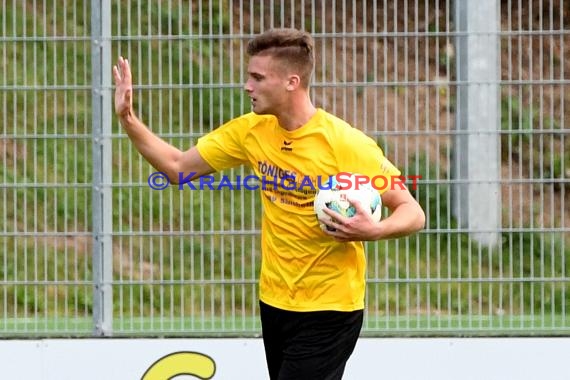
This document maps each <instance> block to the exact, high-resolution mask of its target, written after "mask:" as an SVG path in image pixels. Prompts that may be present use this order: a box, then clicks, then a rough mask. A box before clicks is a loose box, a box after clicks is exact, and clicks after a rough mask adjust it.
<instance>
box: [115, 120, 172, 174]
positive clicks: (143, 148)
mask: <svg viewBox="0 0 570 380" xmlns="http://www.w3.org/2000/svg"><path fill="white" fill-rule="evenodd" d="M119 120H120V122H121V125H122V126H123V129H124V130H125V132H126V133H127V135H128V136H129V139H130V140H131V141H132V142H133V144H134V146H135V147H136V149H137V150H138V151H139V153H140V154H141V155H142V156H143V157H144V158H145V159H146V160H147V161H148V162H149V163H150V164H151V165H152V166H153V167H154V168H155V169H156V170H160V171H162V172H164V173H166V175H168V177H169V178H171V179H175V178H177V177H178V172H179V171H180V170H179V161H180V157H181V155H182V152H181V151H180V150H179V149H176V148H175V147H173V146H172V145H170V144H168V143H167V142H166V141H164V140H162V139H161V138H160V137H158V136H157V135H155V134H154V133H152V131H151V130H150V129H149V128H148V127H147V126H146V125H145V124H144V123H143V122H142V121H141V120H140V119H139V118H138V117H137V116H136V115H135V114H134V112H128V113H126V114H124V115H121V116H120V117H119Z"/></svg>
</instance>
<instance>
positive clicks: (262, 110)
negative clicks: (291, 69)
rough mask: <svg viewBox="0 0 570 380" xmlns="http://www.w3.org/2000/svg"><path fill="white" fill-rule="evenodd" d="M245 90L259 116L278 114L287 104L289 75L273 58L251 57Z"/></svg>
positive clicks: (263, 56)
mask: <svg viewBox="0 0 570 380" xmlns="http://www.w3.org/2000/svg"><path fill="white" fill-rule="evenodd" d="M247 74H248V76H247V82H246V83H245V86H244V89H245V92H247V95H248V96H249V97H250V98H251V107H252V110H253V112H255V113H257V114H260V115H261V114H272V115H276V114H278V113H279V112H280V111H281V110H282V109H283V107H284V105H285V104H286V99H287V94H288V91H287V85H288V79H287V73H286V72H285V71H284V70H280V69H279V65H278V64H276V63H275V61H274V60H273V58H272V57H271V56H265V55H261V56H259V55H256V56H253V57H251V59H250V60H249V64H248V68H247Z"/></svg>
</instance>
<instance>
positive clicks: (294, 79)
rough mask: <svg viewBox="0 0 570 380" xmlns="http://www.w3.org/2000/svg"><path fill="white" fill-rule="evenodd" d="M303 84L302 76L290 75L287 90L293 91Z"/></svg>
mask: <svg viewBox="0 0 570 380" xmlns="http://www.w3.org/2000/svg"><path fill="white" fill-rule="evenodd" d="M300 84H301V78H299V76H298V75H289V78H288V79H287V91H293V90H295V89H297V87H299V85H300Z"/></svg>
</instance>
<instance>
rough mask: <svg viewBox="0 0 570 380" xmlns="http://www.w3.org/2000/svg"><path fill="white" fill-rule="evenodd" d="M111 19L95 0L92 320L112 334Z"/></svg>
mask: <svg viewBox="0 0 570 380" xmlns="http://www.w3.org/2000/svg"><path fill="white" fill-rule="evenodd" d="M110 21H111V4H110V0H92V1H91V43H92V45H91V46H92V49H91V53H92V56H91V59H92V63H91V65H92V66H91V67H92V78H93V79H92V86H93V87H92V90H91V91H92V92H91V93H92V106H93V322H94V334H95V335H97V336H108V335H111V333H112V329H113V323H112V318H113V292H112V286H111V282H112V277H113V272H112V270H113V268H112V262H113V261H112V255H113V252H112V250H113V247H112V239H111V232H112V221H113V220H112V201H111V195H112V194H111V187H110V184H111V181H112V176H111V168H112V166H111V153H112V146H111V139H110V135H111V115H112V99H111V39H110V36H111V22H110Z"/></svg>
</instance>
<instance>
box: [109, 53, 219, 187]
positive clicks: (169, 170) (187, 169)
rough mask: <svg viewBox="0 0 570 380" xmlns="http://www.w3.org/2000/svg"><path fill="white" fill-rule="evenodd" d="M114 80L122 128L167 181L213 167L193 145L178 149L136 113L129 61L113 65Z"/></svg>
mask: <svg viewBox="0 0 570 380" xmlns="http://www.w3.org/2000/svg"><path fill="white" fill-rule="evenodd" d="M113 77H114V80H115V113H116V115H117V117H118V118H119V121H120V122H121V125H122V126H123V128H124V130H125V132H126V133H127V135H128V136H129V138H130V140H131V141H132V142H133V144H134V146H135V147H136V149H137V150H138V151H139V152H140V154H141V155H142V156H143V157H144V158H145V159H146V160H147V161H148V162H149V163H150V164H151V165H152V166H153V167H154V168H155V169H156V170H159V171H161V172H164V173H165V174H166V175H167V176H168V178H169V180H170V182H172V183H178V181H179V178H186V177H187V176H188V175H189V174H190V173H196V174H195V175H194V176H192V178H197V177H200V176H202V175H205V174H209V173H212V172H214V171H215V170H214V169H213V168H212V167H211V166H210V165H209V164H208V163H207V162H206V161H205V160H204V159H203V158H202V156H200V153H198V150H197V149H196V147H192V148H190V149H189V150H187V151H184V152H183V151H181V150H179V149H177V148H176V147H174V146H172V145H170V144H168V143H167V142H166V141H164V140H162V139H161V138H160V137H158V136H157V135H155V134H154V133H152V131H150V129H148V128H147V126H146V125H144V123H143V122H142V121H141V120H140V119H139V118H138V117H137V116H136V115H135V112H134V109H133V97H132V95H133V86H132V77H131V69H130V66H129V62H128V61H127V60H126V59H124V58H123V57H119V60H118V62H117V65H115V66H114V67H113Z"/></svg>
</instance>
